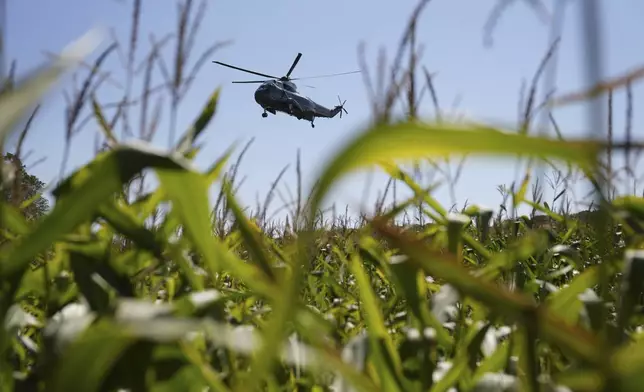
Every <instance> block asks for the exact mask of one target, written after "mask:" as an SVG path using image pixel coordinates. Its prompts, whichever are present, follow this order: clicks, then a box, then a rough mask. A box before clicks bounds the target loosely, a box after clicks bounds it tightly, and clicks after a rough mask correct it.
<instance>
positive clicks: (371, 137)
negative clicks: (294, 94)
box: [310, 122, 601, 221]
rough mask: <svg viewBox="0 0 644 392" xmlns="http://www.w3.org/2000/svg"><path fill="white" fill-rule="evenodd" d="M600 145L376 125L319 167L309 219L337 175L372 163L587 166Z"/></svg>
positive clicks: (455, 128) (468, 129)
mask: <svg viewBox="0 0 644 392" xmlns="http://www.w3.org/2000/svg"><path fill="white" fill-rule="evenodd" d="M600 149H601V144H600V143H598V142H596V141H591V140H588V141H583V140H580V141H561V140H556V139H549V138H545V137H537V136H527V135H520V134H518V133H508V132H501V131H498V130H496V129H492V128H485V127H475V126H464V125H462V124H448V123H444V122H441V123H440V124H432V123H428V124H422V123H420V122H408V123H405V122H402V123H398V124H393V125H387V124H384V125H378V126H375V127H373V128H371V129H369V130H367V131H365V132H363V133H361V134H360V135H358V136H357V137H356V138H354V139H353V140H352V141H351V142H349V143H348V144H347V145H346V146H345V147H344V148H343V149H341V150H340V151H339V152H338V153H337V154H336V155H335V157H334V158H333V159H331V160H330V162H329V163H328V164H327V165H326V166H325V167H324V168H323V169H322V172H321V174H320V176H319V180H318V182H317V187H316V188H315V191H314V193H313V194H312V197H311V207H310V214H311V215H310V218H311V220H312V221H313V219H312V218H313V217H314V215H313V214H315V213H316V212H317V211H318V210H319V207H320V203H321V202H322V200H323V198H324V196H325V195H326V194H327V192H328V191H329V190H330V189H331V186H332V185H333V183H334V182H335V181H336V180H337V179H339V178H340V177H341V176H342V175H344V174H347V173H349V172H351V171H353V170H355V169H358V168H362V167H366V166H369V165H372V164H379V163H388V162H392V161H394V160H401V159H413V158H427V157H447V156H450V155H452V154H468V155H471V154H489V155H491V154H494V155H496V156H531V157H540V158H546V157H547V158H559V159H562V160H565V161H568V162H570V163H574V164H577V165H579V166H581V167H583V168H591V167H594V165H595V162H596V159H597V158H596V155H597V153H598V152H599V151H600Z"/></svg>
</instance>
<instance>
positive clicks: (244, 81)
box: [231, 80, 268, 83]
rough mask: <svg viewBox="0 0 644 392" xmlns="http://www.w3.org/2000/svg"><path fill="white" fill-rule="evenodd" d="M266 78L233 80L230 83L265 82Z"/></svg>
mask: <svg viewBox="0 0 644 392" xmlns="http://www.w3.org/2000/svg"><path fill="white" fill-rule="evenodd" d="M266 82H268V80H233V81H232V82H231V83H266Z"/></svg>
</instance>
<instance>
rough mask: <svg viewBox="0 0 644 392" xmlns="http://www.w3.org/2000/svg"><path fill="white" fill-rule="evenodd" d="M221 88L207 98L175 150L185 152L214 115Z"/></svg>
mask: <svg viewBox="0 0 644 392" xmlns="http://www.w3.org/2000/svg"><path fill="white" fill-rule="evenodd" d="M220 92H221V88H219V87H218V88H217V89H216V90H215V91H214V92H213V93H212V94H211V95H210V98H209V99H208V102H207V103H206V106H205V107H204V108H203V110H202V111H201V114H199V117H198V118H197V120H196V121H195V123H194V124H193V125H192V127H191V128H190V129H189V130H188V131H187V132H186V133H185V134H184V135H183V136H182V137H181V139H179V142H178V143H177V146H176V147H175V150H176V151H178V152H179V153H182V154H186V153H187V152H188V151H189V150H190V148H191V147H192V145H193V142H194V141H195V140H196V139H197V138H198V137H199V135H200V134H201V133H202V132H203V131H204V130H205V129H206V127H207V126H208V124H209V123H210V120H212V118H213V117H214V115H215V111H216V110H217V102H219V93H220Z"/></svg>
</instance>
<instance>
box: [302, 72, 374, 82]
mask: <svg viewBox="0 0 644 392" xmlns="http://www.w3.org/2000/svg"><path fill="white" fill-rule="evenodd" d="M360 72H362V71H351V72H341V73H335V74H328V75H318V76H306V77H303V78H293V79H291V80H303V79H318V78H330V77H333V76H341V75H350V74H355V73H360Z"/></svg>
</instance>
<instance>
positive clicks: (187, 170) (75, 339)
mask: <svg viewBox="0 0 644 392" xmlns="http://www.w3.org/2000/svg"><path fill="white" fill-rule="evenodd" d="M424 3H426V2H423V3H421V6H419V8H418V9H417V10H416V12H415V15H416V16H417V14H419V13H420V10H421V9H422V6H423V5H424ZM139 7H140V1H134V23H133V29H132V31H133V32H132V37H133V38H132V40H131V42H130V49H131V50H132V51H133V50H134V47H135V46H136V41H137V34H139V33H138V32H137V26H136V25H137V23H136V20H137V16H136V15H137V13H138V12H139V11H138V9H139ZM191 7H193V8H195V7H196V9H197V10H198V9H199V6H198V5H197V4H192V2H190V1H187V2H184V5H183V8H181V10H180V14H181V15H182V16H181V17H180V18H179V23H178V26H177V33H176V37H175V41H176V42H175V44H176V47H177V49H176V56H175V58H174V63H173V64H174V65H175V66H174V68H173V69H172V74H170V73H169V72H168V77H167V83H166V84H164V85H163V86H162V87H163V89H162V92H161V93H167V94H168V95H170V97H171V98H172V100H171V101H172V105H171V107H170V109H169V110H170V112H171V113H172V119H173V120H172V124H171V126H172V127H173V129H181V125H177V124H176V121H175V120H174V119H176V112H177V110H179V108H180V104H181V97H182V95H183V94H184V92H185V90H186V89H187V88H189V84H190V83H191V81H192V80H194V78H195V75H196V74H197V73H198V71H199V67H200V65H199V64H200V63H203V60H202V59H208V58H209V57H210V55H211V54H212V51H214V50H216V48H217V46H216V45H215V46H213V48H212V50H211V51H208V52H207V53H204V54H202V55H200V56H197V60H196V61H195V62H194V63H195V64H196V65H195V66H194V68H193V69H191V70H185V69H184V68H186V69H187V66H186V64H187V63H188V62H189V61H188V57H190V56H189V55H188V53H186V51H185V50H184V49H181V48H184V47H185V42H186V41H189V40H190V39H194V37H193V36H194V34H196V30H197V28H196V27H194V26H196V25H198V24H199V23H200V22H199V17H198V16H197V19H193V17H192V16H191V15H192V14H193V13H194V14H196V15H199V12H198V11H197V12H194V10H193V11H192V13H191ZM414 21H415V17H414V18H412V21H411V22H410V26H412V27H413V26H414V23H413V22H414ZM190 26H193V27H190ZM191 37H192V38H191ZM79 45H80V44H79ZM83 45H85V44H83ZM83 45H80V46H79V47H75V48H76V49H73V50H76V52H73V53H72V51H71V49H70V52H69V53H64V54H62V55H61V57H60V58H59V61H56V62H53V63H52V64H51V65H50V66H48V67H46V68H43V69H41V70H38V71H36V72H35V73H33V74H31V75H29V76H28V77H26V78H25V79H23V80H14V79H13V76H10V79H9V80H10V81H11V83H7V84H6V86H5V89H4V90H3V93H2V95H1V96H0V114H1V115H0V137H1V138H2V140H6V138H7V137H8V136H9V135H10V134H11V133H13V132H18V133H20V132H22V134H23V136H24V134H25V133H26V132H27V130H28V126H27V127H25V128H24V129H22V130H16V129H15V128H16V124H18V120H19V119H21V118H22V117H24V116H27V117H28V116H29V114H30V113H32V111H33V107H34V105H35V103H37V102H39V100H40V99H41V97H42V95H43V94H44V93H45V92H46V91H47V90H48V89H49V87H50V86H51V85H52V84H53V83H54V82H55V80H56V79H57V78H58V77H59V76H60V75H61V73H62V72H65V71H67V70H69V69H70V64H71V63H70V60H73V57H74V56H77V55H78V51H83V50H84V46H83ZM188 46H190V45H188ZM410 47H411V48H412V50H411V52H412V53H413V50H415V49H414V48H415V38H414V33H413V28H410V29H409V30H408V31H407V30H406V34H405V39H404V40H403V41H402V44H401V50H400V53H399V56H398V57H396V60H395V61H394V66H395V67H398V68H397V71H396V72H394V75H393V76H392V80H391V81H390V83H389V85H390V89H389V90H388V91H387V92H385V93H384V94H382V99H381V101H379V102H378V105H374V107H376V108H377V112H376V113H374V121H373V124H372V126H370V127H369V129H367V130H365V131H364V132H362V133H360V134H357V135H356V137H355V139H354V140H352V141H351V142H349V143H347V145H346V146H344V147H343V148H342V149H341V150H339V151H337V154H336V155H335V156H334V157H333V159H331V160H329V161H328V162H322V163H320V164H321V167H322V171H321V174H320V176H319V178H318V179H317V182H316V186H315V187H314V188H313V189H312V190H311V191H310V192H309V193H307V191H306V190H303V189H301V188H302V187H301V186H298V190H297V194H296V196H295V197H294V199H295V200H294V201H293V203H289V205H288V206H287V207H286V208H287V211H288V220H287V221H286V222H281V223H275V222H273V221H272V220H271V219H270V216H268V214H267V212H266V211H267V210H268V205H269V204H270V203H271V201H272V200H273V199H274V198H275V196H274V190H271V193H270V194H269V195H268V196H267V197H266V199H265V202H264V205H259V206H257V207H255V208H253V209H252V211H253V213H252V214H250V213H248V212H247V211H248V209H247V208H245V206H242V205H241V204H240V203H239V201H238V200H237V198H236V194H235V190H236V189H237V187H238V185H239V175H238V173H237V169H236V168H237V167H239V159H242V158H243V151H244V150H241V152H240V151H239V150H238V149H235V148H232V147H231V149H230V150H229V152H227V153H226V154H224V155H223V156H221V157H218V158H217V159H215V160H213V163H212V165H211V166H210V168H208V169H207V170H205V171H198V170H196V169H195V168H194V167H193V166H192V164H191V161H192V159H194V157H195V156H196V155H197V154H199V153H200V148H199V145H198V141H199V136H200V135H201V134H202V133H203V132H206V131H207V127H208V123H209V122H210V120H211V119H212V118H213V116H214V115H215V112H216V108H217V102H218V100H219V94H218V91H214V92H213V95H212V97H211V99H210V100H209V101H208V102H206V103H204V107H203V111H202V113H201V115H200V116H198V118H197V119H195V121H194V123H193V124H190V125H189V126H188V127H187V128H188V130H187V131H185V133H184V135H183V136H182V137H181V138H180V141H179V142H178V143H174V144H173V145H174V146H175V148H174V149H173V150H172V152H170V153H169V152H164V151H158V150H155V149H152V148H149V147H147V146H146V145H145V144H143V145H141V144H136V145H133V144H128V143H123V142H121V141H120V138H119V137H118V136H117V132H116V129H117V127H121V126H122V124H123V123H124V122H127V121H128V117H127V116H124V115H123V114H122V112H121V108H125V107H126V106H127V107H129V105H122V106H119V109H118V110H117V111H116V114H115V115H113V116H112V115H109V116H108V114H107V110H108V109H107V108H106V106H105V105H101V103H99V102H98V101H97V100H96V98H95V95H94V93H93V92H95V89H96V88H98V86H99V85H100V84H101V83H102V82H105V81H106V80H107V78H106V77H101V76H100V72H99V71H98V70H99V69H100V67H101V62H102V61H103V59H104V58H105V57H106V56H108V55H109V54H110V53H111V51H113V50H116V48H118V49H119V50H121V51H123V52H125V49H124V46H123V45H116V46H112V47H110V48H109V49H108V50H107V51H106V52H105V53H104V54H103V55H101V56H99V58H98V60H97V61H96V64H93V65H88V64H85V68H83V66H82V64H81V66H80V68H77V69H80V71H79V72H81V73H83V72H84V75H85V77H86V80H85V82H84V83H82V84H81V86H83V87H81V89H80V90H77V91H75V92H74V93H73V94H71V95H70V96H71V97H72V98H73V99H72V100H71V101H70V110H69V111H68V117H67V118H68V120H69V121H68V124H67V128H68V129H67V134H68V136H69V139H70V140H71V137H72V135H73V133H74V132H75V130H76V129H77V127H78V123H79V122H82V121H83V120H82V113H89V120H87V121H94V122H95V123H96V124H98V125H99V126H100V128H101V130H102V131H103V134H104V143H103V146H102V147H101V148H100V151H98V152H97V154H96V156H95V158H94V159H93V160H92V161H91V162H90V163H89V164H87V165H85V166H83V167H82V168H80V169H78V170H76V171H75V172H73V174H72V175H70V176H69V177H68V178H67V179H66V180H65V181H62V182H61V183H60V184H58V186H57V187H56V188H55V190H54V191H53V195H54V197H55V203H54V205H53V207H52V208H51V210H49V211H48V212H47V213H46V214H44V215H43V216H42V217H39V218H36V219H31V218H28V217H27V216H26V215H25V214H24V213H22V212H23V211H24V210H25V209H26V208H27V206H28V205H29V203H30V202H33V198H32V199H31V200H26V201H22V202H21V201H19V200H16V199H15V198H14V199H12V200H4V201H3V202H2V204H1V208H2V210H1V219H2V221H1V222H0V223H1V229H2V233H1V240H0V241H1V242H0V246H1V247H2V250H1V252H0V318H1V319H2V321H3V325H4V328H3V329H1V330H0V352H1V353H0V390H2V391H12V390H20V391H47V392H50V391H52V392H54V391H72V390H79V391H117V390H119V391H123V390H128V391H156V392H162V391H206V390H208V391H242V390H244V391H245V390H248V391H250V390H267V391H294V390H301V391H305V390H306V391H325V390H335V391H388V392H389V391H391V392H396V391H432V392H438V391H514V390H517V391H518V390H521V391H535V392H536V391H639V390H641V385H644V376H643V374H644V373H640V372H644V340H643V339H642V337H643V336H644V331H643V330H642V325H644V317H643V316H644V315H643V313H642V309H643V305H644V303H643V301H642V299H643V296H642V294H643V292H644V250H642V249H641V248H642V245H643V244H644V241H643V240H644V236H643V234H644V198H641V197H638V196H637V195H635V192H636V190H634V191H633V192H632V194H622V195H619V196H617V195H615V194H614V192H612V191H610V190H611V189H613V188H612V187H614V186H616V184H615V181H617V180H616V178H617V176H616V175H615V173H618V172H619V173H620V176H622V177H620V178H621V181H628V182H629V183H634V182H636V180H637V173H634V172H632V171H628V170H622V169H618V168H615V167H612V165H611V164H610V163H609V164H607V163H606V162H607V161H606V155H607V154H606V152H609V153H610V154H616V153H618V152H620V153H621V152H624V151H621V150H626V151H625V153H626V154H627V162H634V161H635V159H636V158H635V157H636V156H637V153H638V151H637V148H636V147H637V143H634V142H632V141H631V140H628V141H627V143H621V144H620V143H618V142H615V141H613V140H610V139H607V140H608V141H607V142H602V141H598V140H597V139H592V140H590V139H589V140H567V139H565V138H563V137H553V138H546V137H541V136H534V134H535V133H536V132H533V131H532V129H531V126H530V124H531V121H530V120H531V119H532V117H533V114H534V113H533V112H534V111H535V110H536V109H535V107H537V106H538V105H537V104H536V103H535V102H534V101H535V99H534V94H535V93H534V90H535V85H536V81H535V85H533V87H532V89H531V90H530V91H531V92H530V94H529V95H528V96H527V99H525V102H526V108H525V113H526V115H525V122H524V124H523V125H522V126H521V127H518V128H519V129H518V130H509V131H507V130H498V129H492V128H488V127H485V126H478V125H471V124H467V125H465V124H463V123H462V122H458V123H453V122H448V121H447V120H441V119H440V118H437V119H433V120H420V119H417V118H415V116H414V113H415V112H416V108H417V102H416V101H417V96H418V91H420V90H423V89H424V90H426V91H429V92H430V94H431V95H435V93H434V91H433V88H432V85H431V77H429V75H427V73H424V72H423V68H422V67H421V66H419V65H418V64H416V63H415V62H414V61H415V60H414V56H413V55H411V56H408V55H407V54H405V53H406V52H405V51H410V50H409V48H410ZM157 49H158V48H156V47H155V50H153V52H152V53H151V54H150V55H149V56H148V64H147V67H148V69H151V68H152V67H153V66H154V65H155V64H156V62H157V61H160V60H158V58H159V57H158V54H156V53H155V51H156V50H157ZM125 57H127V56H125ZM406 57H409V62H408V63H407V62H406V61H405V60H404V58H406ZM191 58H192V57H191ZM547 59H548V55H546V56H545V59H544V63H546V62H547ZM191 61H192V60H191ZM403 62H404V63H405V64H403ZM396 64H399V66H396ZM133 68H134V67H133V66H132V64H131V62H130V63H129V68H128V69H129V70H130V71H131V70H132V69H133ZM131 72H133V71H131ZM150 72H151V71H150ZM540 72H541V71H539V72H538V74H539V73H540ZM416 73H418V74H420V75H421V76H423V77H422V78H423V79H424V80H425V81H426V84H424V87H423V88H422V89H421V88H419V87H418V86H414V83H413V82H412V83H409V82H407V83H401V82H400V81H402V80H415V77H414V75H415V74H416ZM425 76H426V79H425ZM419 79H420V78H419ZM535 79H538V77H536V78H535ZM97 80H98V81H97ZM151 85H152V84H151V82H150V81H149V80H148V78H146V81H145V83H144V87H143V89H144V90H143V91H144V92H149V91H150V90H151V89H152V87H151ZM609 86H610V88H613V89H618V88H628V86H626V87H625V86H619V85H617V84H616V83H613V84H612V85H610V84H609ZM609 94H610V92H608V93H607V94H606V95H609ZM132 95H134V94H132ZM143 95H146V94H143ZM222 99H225V98H222ZM127 101H129V97H124V101H123V102H127ZM396 102H398V103H401V102H402V103H403V104H404V106H405V111H406V112H408V113H409V115H408V116H407V117H405V118H395V116H394V115H393V114H392V112H391V110H392V108H393V107H394V105H395V103H396ZM434 102H436V99H434ZM140 105H142V106H148V104H147V101H145V100H144V101H143V103H140ZM36 110H37V109H36ZM125 110H129V109H123V111H125ZM148 110H150V111H153V110H152V103H150V106H149V108H148V109H145V108H143V109H141V111H142V113H147V111H148ZM141 116H142V118H143V120H142V121H141V124H140V126H139V124H134V123H131V124H129V127H130V128H131V129H136V128H137V127H138V128H139V132H138V136H139V138H140V139H142V140H143V141H148V142H150V143H151V144H154V143H152V140H153V133H154V132H152V131H150V130H153V129H154V125H153V124H154V122H155V120H154V114H149V115H147V114H142V115H141ZM146 116H147V117H146ZM146 118H147V119H146ZM552 121H554V119H552ZM184 128H186V127H184ZM22 139H24V137H23V138H21V139H20V140H22ZM19 148H20V147H19ZM235 154H237V157H238V158H237V159H238V161H237V163H235V161H234V159H235V158H234V155H235ZM471 154H487V155H492V156H494V155H498V156H514V157H519V158H521V159H523V160H524V161H526V162H528V163H527V167H528V169H527V170H526V175H525V179H524V181H523V182H521V183H519V184H517V185H516V186H515V187H514V188H512V189H506V190H504V192H505V193H504V194H505V197H504V198H503V200H501V202H500V206H499V207H498V208H495V209H487V208H483V207H478V206H477V205H476V204H472V205H469V206H466V207H463V208H462V209H460V210H458V211H455V210H453V209H450V208H446V207H444V206H442V205H441V204H440V203H439V202H437V200H436V199H435V198H434V197H433V194H432V191H431V189H429V190H428V189H426V188H424V186H423V185H421V184H419V182H418V181H417V180H416V179H415V176H414V170H407V169H405V168H404V167H403V166H399V165H398V163H400V162H401V161H402V160H406V161H407V162H409V161H412V162H421V161H423V160H425V161H426V160H432V161H435V162H439V161H441V162H442V160H443V158H446V157H453V156H463V155H471ZM610 154H608V155H610ZM17 155H18V156H20V154H19V152H18V153H17ZM539 162H541V163H544V164H545V165H546V166H547V167H548V168H549V169H550V170H552V171H553V172H554V173H556V176H558V178H559V179H561V181H562V183H565V181H566V180H567V179H571V178H573V177H575V178H579V177H582V178H583V179H585V180H586V181H587V182H589V183H590V184H593V185H594V186H595V187H596V196H595V205H594V206H591V208H589V209H588V210H587V211H584V212H581V213H573V212H571V210H570V209H569V208H568V207H569V206H570V203H571V202H572V201H571V199H570V198H571V196H570V194H568V193H567V191H566V189H567V188H568V187H567V185H564V186H563V188H562V189H563V190H557V191H556V192H555V194H556V196H555V197H554V200H549V201H546V200H544V198H543V193H542V189H540V188H539V187H530V186H529V184H531V183H532V182H531V180H532V179H533V178H532V176H534V175H535V173H536V169H535V166H536V165H537V163H539ZM609 162H610V161H609ZM555 163H556V164H555ZM373 166H378V167H379V168H381V169H383V170H385V171H386V172H388V173H389V174H390V175H391V178H392V181H391V182H390V183H389V184H388V185H387V189H386V190H385V191H384V192H383V193H382V200H383V201H382V202H378V205H377V206H376V208H375V211H376V213H375V214H374V215H373V216H366V215H364V216H362V217H361V218H360V219H358V220H354V221H350V220H349V218H348V217H346V216H345V217H342V216H337V214H335V213H334V214H331V213H329V212H328V211H323V210H322V209H321V208H320V206H321V205H323V201H324V200H325V196H326V195H327V194H328V192H329V191H330V189H331V187H332V186H333V185H334V183H336V182H337V181H338V180H339V179H341V178H342V177H343V176H344V175H345V174H347V173H349V172H351V171H354V170H357V169H362V168H370V167H373ZM298 167H299V166H298ZM5 169H7V170H5ZM10 172H11V170H10V168H9V167H4V166H3V171H2V174H3V179H4V181H3V182H2V185H3V186H4V187H7V186H11V175H10V174H11V173H10ZM298 172H299V170H298ZM624 173H625V174H624ZM151 175H154V176H155V177H156V179H157V180H158V186H156V187H155V188H153V189H148V188H149V187H147V188H146V187H145V186H143V185H142V184H143V181H144V179H145V178H146V177H147V176H151ZM624 176H626V178H625V179H624V178H623V177H624ZM280 177H281V175H280ZM279 180H280V178H278V179H277V180H276V182H275V183H276V184H277V183H278V182H279ZM301 180H302V179H301V178H298V184H301ZM394 180H395V182H394ZM393 184H396V185H395V186H397V187H405V188H407V189H409V190H411V191H412V193H413V196H412V197H411V198H410V199H408V200H395V201H394V203H385V202H384V200H386V199H387V198H386V195H387V193H388V192H391V187H393V186H394V185H393ZM212 187H215V188H216V189H218V190H219V197H218V198H216V200H215V202H214V203H211V201H210V200H209V198H208V194H209V190H210V189H211V188H212ZM638 192H641V191H638ZM387 200H388V199H387ZM522 206H523V207H525V206H528V207H529V209H530V210H531V211H532V212H531V213H530V214H528V215H517V214H516V213H515V211H516V210H517V208H519V207H522ZM410 214H412V215H413V216H414V219H406V218H405V216H407V217H409V216H410ZM420 217H422V220H421V219H420ZM410 221H415V222H416V224H413V225H412V224H411V223H409V222H410ZM418 222H421V223H418Z"/></svg>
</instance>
